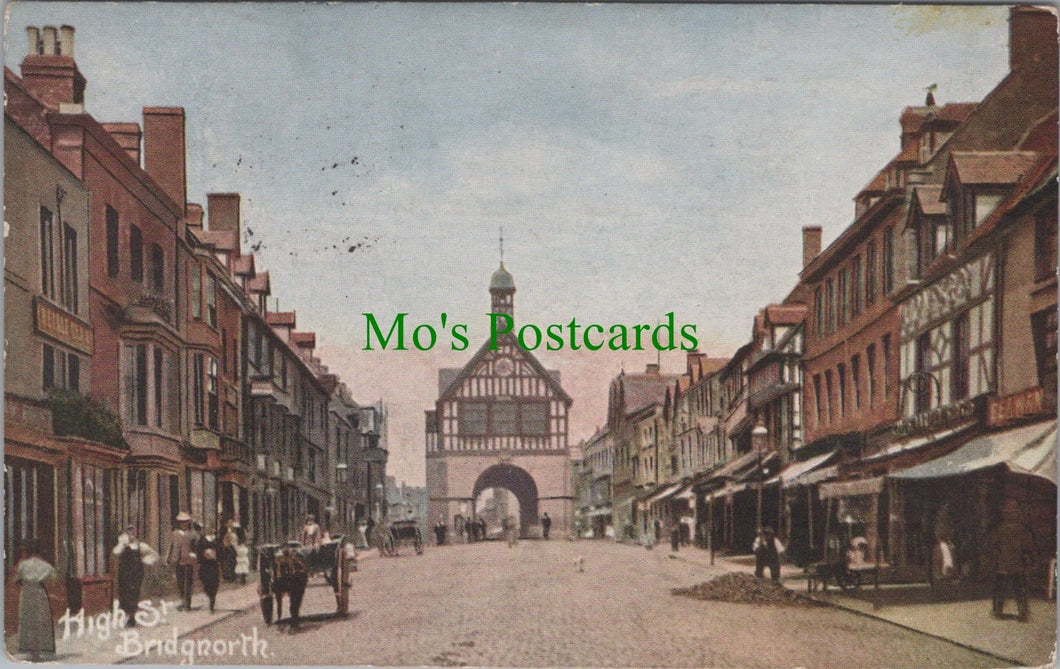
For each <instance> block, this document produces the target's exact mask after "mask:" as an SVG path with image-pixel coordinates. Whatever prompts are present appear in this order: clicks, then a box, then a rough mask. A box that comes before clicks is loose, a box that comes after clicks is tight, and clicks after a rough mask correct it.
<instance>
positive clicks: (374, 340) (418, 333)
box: [362, 311, 699, 351]
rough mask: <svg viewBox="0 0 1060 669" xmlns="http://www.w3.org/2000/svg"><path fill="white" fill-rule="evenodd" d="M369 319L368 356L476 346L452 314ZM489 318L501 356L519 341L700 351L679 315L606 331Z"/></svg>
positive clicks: (535, 345)
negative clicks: (506, 342) (507, 342)
mask: <svg viewBox="0 0 1060 669" xmlns="http://www.w3.org/2000/svg"><path fill="white" fill-rule="evenodd" d="M362 315H363V316H364V319H365V345H364V350H365V351H375V350H381V351H386V350H393V351H408V350H410V349H416V350H419V351H429V350H430V349H432V348H434V347H435V346H436V345H438V344H439V342H440V341H441V342H442V345H443V346H444V343H445V341H446V340H448V343H449V348H450V349H451V350H453V351H464V350H467V348H468V346H469V345H470V339H469V337H468V326H467V323H450V322H449V316H448V314H446V313H444V312H443V313H442V314H440V315H439V318H438V321H437V323H433V322H426V323H418V324H413V323H412V322H410V320H409V314H408V313H406V312H401V313H398V314H397V315H396V316H394V317H393V318H392V319H390V320H389V322H387V319H383V322H382V323H381V322H380V320H379V319H377V318H376V316H375V314H372V313H364V314H362ZM487 317H488V318H489V333H490V334H489V337H490V338H489V347H490V350H493V351H496V350H498V349H499V348H500V342H501V339H502V338H504V337H506V336H514V337H515V338H516V340H517V341H518V343H519V347H520V348H522V349H523V350H526V351H536V350H538V349H542V348H543V349H544V350H546V351H562V350H564V349H569V350H571V351H579V350H582V349H586V350H589V351H599V350H600V349H607V350H611V351H644V350H658V351H676V350H678V349H680V350H682V351H693V350H695V349H696V348H697V347H698V346H699V340H698V339H696V326H695V325H693V324H691V323H685V324H680V325H679V324H677V323H676V322H675V318H674V312H672V311H671V312H669V313H667V314H666V320H665V321H663V322H660V323H657V324H655V325H650V324H641V323H637V324H633V325H626V324H624V323H615V324H613V325H609V326H606V327H605V326H603V325H600V324H598V323H588V324H583V323H579V322H578V319H577V318H572V319H570V321H569V322H567V323H550V324H548V325H535V324H533V323H527V324H525V325H520V326H518V327H516V324H515V321H514V320H513V319H512V317H511V316H510V315H508V314H494V313H490V314H487Z"/></svg>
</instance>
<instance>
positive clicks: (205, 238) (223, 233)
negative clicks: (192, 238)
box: [195, 230, 239, 251]
mask: <svg viewBox="0 0 1060 669" xmlns="http://www.w3.org/2000/svg"><path fill="white" fill-rule="evenodd" d="M195 235H196V236H197V237H198V238H199V239H200V240H201V241H202V243H203V244H209V245H210V246H213V247H215V248H217V249H220V250H221V251H235V250H236V249H237V248H239V235H238V234H237V233H236V232H235V231H234V230H202V231H198V232H196V233H195Z"/></svg>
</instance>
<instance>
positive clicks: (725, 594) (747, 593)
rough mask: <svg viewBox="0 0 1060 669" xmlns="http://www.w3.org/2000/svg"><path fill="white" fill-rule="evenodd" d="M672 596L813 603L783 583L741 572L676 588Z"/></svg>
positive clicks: (755, 601)
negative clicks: (687, 586)
mask: <svg viewBox="0 0 1060 669" xmlns="http://www.w3.org/2000/svg"><path fill="white" fill-rule="evenodd" d="M670 594H673V595H682V596H684V597H691V598H693V599H705V600H710V601H718V602H737V603H746V604H780V605H800V604H801V605H805V604H811V603H812V602H810V601H809V600H807V599H806V598H805V597H800V596H799V595H798V594H796V593H795V592H793V591H791V590H788V589H787V588H785V587H784V586H782V585H780V584H779V583H774V582H773V581H770V580H768V579H764V578H757V577H755V576H753V575H751V574H740V573H729V574H722V575H721V576H718V577H717V578H713V579H711V580H709V581H706V582H704V583H699V584H697V585H693V586H692V587H690V588H674V589H672V590H671V591H670Z"/></svg>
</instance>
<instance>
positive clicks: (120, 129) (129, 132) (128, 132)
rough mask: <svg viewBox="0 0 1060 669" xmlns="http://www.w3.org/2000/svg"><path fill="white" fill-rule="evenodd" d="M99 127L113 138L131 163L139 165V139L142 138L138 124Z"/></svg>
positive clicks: (116, 124)
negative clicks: (127, 155)
mask: <svg viewBox="0 0 1060 669" xmlns="http://www.w3.org/2000/svg"><path fill="white" fill-rule="evenodd" d="M101 125H102V126H103V129H104V130H106V131H107V132H108V133H109V134H110V136H111V137H113V138H114V141H115V142H117V143H118V146H120V147H121V148H123V149H125V153H128V154H129V157H130V158H132V159H133V162H134V163H136V164H137V165H139V164H140V138H141V137H142V136H143V135H142V133H141V132H140V124H138V123H103V124H101Z"/></svg>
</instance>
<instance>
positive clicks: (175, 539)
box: [166, 511, 198, 611]
mask: <svg viewBox="0 0 1060 669" xmlns="http://www.w3.org/2000/svg"><path fill="white" fill-rule="evenodd" d="M194 540H195V537H193V536H192V531H191V516H190V515H189V514H188V513H187V512H186V511H181V512H180V513H178V514H177V529H175V530H173V534H172V536H170V539H169V554H168V556H167V558H166V564H168V565H170V566H172V567H175V568H176V573H177V589H178V590H179V591H180V599H181V602H182V604H181V606H182V610H184V611H190V610H191V591H192V587H193V584H194V581H193V578H194V576H195V562H196V561H197V558H198V556H197V555H196V554H195V550H194Z"/></svg>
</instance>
